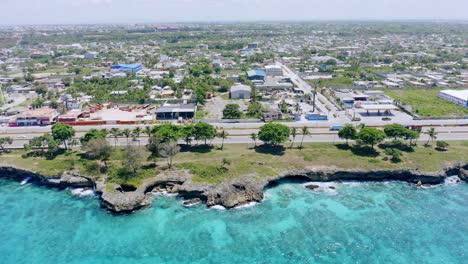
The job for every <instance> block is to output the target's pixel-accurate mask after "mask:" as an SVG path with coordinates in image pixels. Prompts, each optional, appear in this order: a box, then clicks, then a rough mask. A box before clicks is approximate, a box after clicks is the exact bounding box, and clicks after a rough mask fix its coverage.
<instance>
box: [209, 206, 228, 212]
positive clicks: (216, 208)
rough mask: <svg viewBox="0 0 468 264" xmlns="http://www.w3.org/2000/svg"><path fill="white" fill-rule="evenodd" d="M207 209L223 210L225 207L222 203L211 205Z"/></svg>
mask: <svg viewBox="0 0 468 264" xmlns="http://www.w3.org/2000/svg"><path fill="white" fill-rule="evenodd" d="M209 209H212V210H218V211H225V210H226V207H224V206H222V205H215V206H211V207H210V208H209Z"/></svg>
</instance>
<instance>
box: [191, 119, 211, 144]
mask: <svg viewBox="0 0 468 264" xmlns="http://www.w3.org/2000/svg"><path fill="white" fill-rule="evenodd" d="M193 132H194V138H195V140H203V141H204V142H205V145H206V144H207V140H212V139H213V138H214V137H215V136H216V129H215V128H214V127H213V126H212V125H210V124H208V123H198V124H196V125H195V126H194V131H193Z"/></svg>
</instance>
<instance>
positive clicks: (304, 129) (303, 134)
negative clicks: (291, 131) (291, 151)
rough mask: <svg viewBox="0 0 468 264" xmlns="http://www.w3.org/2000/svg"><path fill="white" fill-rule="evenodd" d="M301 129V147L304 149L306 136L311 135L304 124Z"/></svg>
mask: <svg viewBox="0 0 468 264" xmlns="http://www.w3.org/2000/svg"><path fill="white" fill-rule="evenodd" d="M301 130H302V140H301V146H299V148H301V149H302V145H303V144H304V137H305V136H308V135H310V131H309V129H308V128H307V127H306V126H304V127H303V128H302V129H301Z"/></svg>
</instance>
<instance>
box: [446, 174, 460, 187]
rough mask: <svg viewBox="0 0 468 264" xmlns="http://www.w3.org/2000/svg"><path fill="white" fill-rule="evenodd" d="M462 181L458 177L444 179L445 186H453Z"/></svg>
mask: <svg viewBox="0 0 468 264" xmlns="http://www.w3.org/2000/svg"><path fill="white" fill-rule="evenodd" d="M461 182H462V181H461V179H460V178H459V177H458V176H450V177H447V178H445V181H444V183H445V185H455V184H460V183H461Z"/></svg>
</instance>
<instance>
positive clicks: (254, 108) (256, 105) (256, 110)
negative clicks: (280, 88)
mask: <svg viewBox="0 0 468 264" xmlns="http://www.w3.org/2000/svg"><path fill="white" fill-rule="evenodd" d="M262 113H263V105H262V104H261V103H260V102H252V103H250V104H249V106H248V107H247V115H248V116H252V117H256V118H258V117H260V115H261V114H262Z"/></svg>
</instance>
